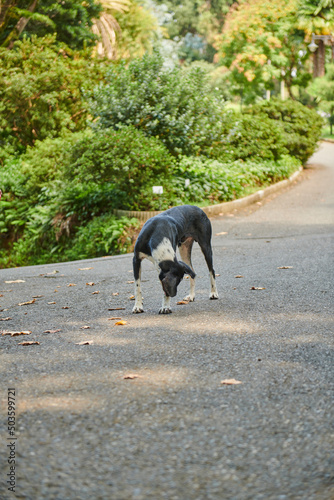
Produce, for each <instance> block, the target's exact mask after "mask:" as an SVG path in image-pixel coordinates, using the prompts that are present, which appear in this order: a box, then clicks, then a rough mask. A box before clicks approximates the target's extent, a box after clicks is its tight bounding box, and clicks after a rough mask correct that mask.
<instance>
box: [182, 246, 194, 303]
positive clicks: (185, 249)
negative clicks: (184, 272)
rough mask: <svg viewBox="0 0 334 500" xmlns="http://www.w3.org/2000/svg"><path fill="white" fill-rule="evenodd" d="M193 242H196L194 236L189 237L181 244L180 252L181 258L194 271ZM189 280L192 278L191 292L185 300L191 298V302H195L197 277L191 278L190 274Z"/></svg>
mask: <svg viewBox="0 0 334 500" xmlns="http://www.w3.org/2000/svg"><path fill="white" fill-rule="evenodd" d="M193 243H194V239H193V238H187V239H186V240H185V241H183V242H182V243H181V245H180V246H179V252H180V257H181V260H182V261H183V262H184V263H185V264H187V265H188V266H189V267H190V268H191V269H192V270H193V271H194V268H193V266H192V263H191V249H192V247H193ZM189 280H190V292H189V295H187V297H185V298H184V300H189V302H193V301H194V300H195V278H191V277H190V276H189Z"/></svg>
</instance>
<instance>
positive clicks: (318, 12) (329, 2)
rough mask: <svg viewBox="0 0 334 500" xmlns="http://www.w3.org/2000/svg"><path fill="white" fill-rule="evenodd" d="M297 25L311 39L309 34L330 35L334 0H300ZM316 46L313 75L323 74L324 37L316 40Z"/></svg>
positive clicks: (332, 28)
mask: <svg viewBox="0 0 334 500" xmlns="http://www.w3.org/2000/svg"><path fill="white" fill-rule="evenodd" d="M297 19H298V20H297V25H298V27H299V28H300V29H302V30H303V31H304V32H305V34H306V39H307V40H309V41H311V35H312V33H314V34H315V35H331V34H332V33H333V31H334V0H320V1H319V0H306V1H305V0H302V1H300V3H299V6H298V10H297ZM316 42H317V45H318V48H317V50H316V51H315V52H314V54H313V77H314V78H317V77H319V76H320V77H321V76H323V75H324V74H325V62H326V47H325V39H319V40H317V41H316Z"/></svg>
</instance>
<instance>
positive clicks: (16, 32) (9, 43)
mask: <svg viewBox="0 0 334 500" xmlns="http://www.w3.org/2000/svg"><path fill="white" fill-rule="evenodd" d="M37 3H38V0H33V2H32V4H31V5H30V6H29V7H28V9H27V10H29V11H30V12H34V10H35V9H36V7H37ZM28 22H29V18H27V17H21V18H20V19H19V21H18V22H17V24H16V26H15V28H14V29H13V30H12V32H11V33H10V34H9V35H8V37H7V38H6V40H5V42H4V43H3V46H4V47H8V48H9V49H11V48H13V45H14V42H15V41H16V40H17V39H18V38H19V36H20V35H21V33H22V31H23V30H24V28H25V27H26V25H27V24H28Z"/></svg>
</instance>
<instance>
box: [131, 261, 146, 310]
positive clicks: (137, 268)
mask: <svg viewBox="0 0 334 500" xmlns="http://www.w3.org/2000/svg"><path fill="white" fill-rule="evenodd" d="M133 275H134V278H135V305H134V307H133V309H132V312H133V313H142V312H144V309H143V296H142V293H141V259H139V258H138V257H136V256H134V257H133Z"/></svg>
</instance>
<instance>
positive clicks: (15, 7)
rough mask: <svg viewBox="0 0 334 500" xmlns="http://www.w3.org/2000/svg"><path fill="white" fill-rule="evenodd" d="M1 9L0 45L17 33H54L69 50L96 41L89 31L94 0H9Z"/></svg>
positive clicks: (97, 7) (95, 13)
mask: <svg viewBox="0 0 334 500" xmlns="http://www.w3.org/2000/svg"><path fill="white" fill-rule="evenodd" d="M4 8H5V11H6V13H3V17H4V21H3V23H1V22H0V45H4V46H8V45H9V44H11V43H12V42H13V41H15V39H17V38H18V37H19V36H20V35H21V34H26V35H27V36H29V37H30V36H31V35H38V36H41V37H44V36H45V35H48V34H53V33H54V34H56V35H57V41H59V42H64V43H66V44H67V45H68V46H69V47H71V48H72V49H83V48H85V47H86V46H88V45H92V44H95V42H96V37H95V36H94V35H93V33H92V31H91V26H92V18H94V17H98V16H99V14H100V12H101V10H102V6H101V4H100V3H99V2H95V1H94V0H85V1H84V2H82V1H79V0H63V1H61V2H59V1H58V2H57V1H55V0H40V1H39V2H37V1H35V2H32V3H31V1H27V0H18V1H13V0H9V1H7V2H5V5H4ZM24 19H25V21H24Z"/></svg>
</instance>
